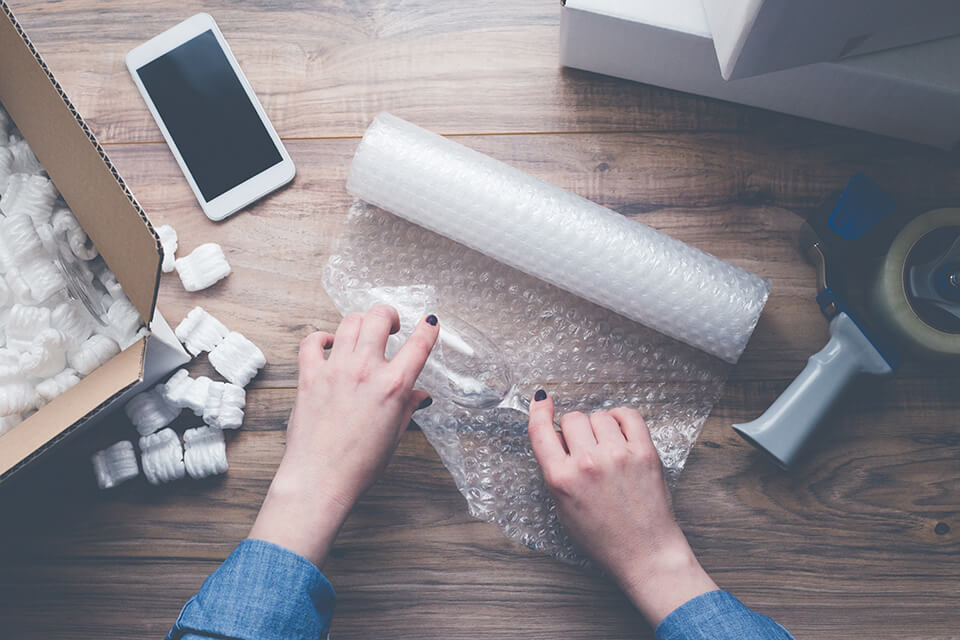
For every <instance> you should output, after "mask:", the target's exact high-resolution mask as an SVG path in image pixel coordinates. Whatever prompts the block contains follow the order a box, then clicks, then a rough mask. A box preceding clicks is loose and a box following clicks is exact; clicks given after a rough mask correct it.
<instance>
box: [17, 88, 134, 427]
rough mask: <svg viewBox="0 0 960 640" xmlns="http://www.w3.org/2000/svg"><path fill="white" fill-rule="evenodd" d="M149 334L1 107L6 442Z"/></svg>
mask: <svg viewBox="0 0 960 640" xmlns="http://www.w3.org/2000/svg"><path fill="white" fill-rule="evenodd" d="M84 301H85V302H84ZM145 333H146V329H145V327H144V326H143V323H142V322H141V320H140V314H139V312H138V311H137V309H136V308H135V307H134V306H133V304H131V302H130V300H128V299H127V296H126V295H125V294H124V292H123V290H122V288H121V287H120V284H119V283H118V282H117V279H116V278H115V277H114V275H113V273H112V272H111V271H110V269H109V268H108V267H107V265H106V263H105V262H104V261H103V259H102V258H101V257H100V256H99V255H98V252H97V248H96V247H95V246H94V245H93V243H92V242H91V241H90V239H89V238H88V237H87V234H86V233H85V232H84V230H83V228H82V227H81V226H80V223H79V222H78V221H77V219H76V217H74V215H73V212H72V211H71V210H70V208H69V207H67V205H66V203H65V202H64V201H63V199H62V198H61V197H60V194H59V193H58V191H57V189H56V187H54V185H53V182H51V181H50V178H49V177H48V176H47V174H46V172H45V171H44V169H43V166H42V165H41V164H40V162H39V161H38V160H37V158H36V156H35V155H34V154H33V151H32V150H31V149H30V146H29V145H28V144H27V142H26V141H25V140H24V139H23V137H22V136H21V135H20V132H19V131H17V130H16V128H14V127H13V126H12V123H11V122H10V119H9V118H8V117H7V114H6V112H5V111H4V110H3V107H2V106H0V435H2V434H3V433H5V432H7V431H9V430H10V429H13V428H14V427H16V426H17V425H19V424H20V423H21V422H22V421H23V420H24V419H26V418H28V417H29V416H31V415H32V414H33V413H34V412H36V411H37V410H38V409H40V408H41V407H42V406H44V405H45V404H47V403H48V402H50V401H51V400H53V399H54V398H55V397H57V396H59V395H60V394H62V393H64V392H66V391H67V390H68V389H70V388H71V387H73V386H74V385H75V384H77V383H78V382H79V381H80V380H81V379H82V378H83V377H84V376H86V375H88V374H89V373H90V372H92V371H93V370H94V369H96V368H97V367H99V366H100V365H102V364H103V363H105V362H106V361H107V360H109V359H110V358H112V357H113V356H115V355H116V354H118V353H120V351H121V350H122V349H126V348H127V347H129V346H130V345H131V344H133V343H134V342H136V341H137V340H139V339H141V338H142V337H143V336H144V335H145Z"/></svg>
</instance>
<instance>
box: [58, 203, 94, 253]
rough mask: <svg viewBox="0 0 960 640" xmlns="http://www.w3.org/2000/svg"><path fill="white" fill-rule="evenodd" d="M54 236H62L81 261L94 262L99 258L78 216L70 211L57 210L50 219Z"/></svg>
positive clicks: (64, 209)
mask: <svg viewBox="0 0 960 640" xmlns="http://www.w3.org/2000/svg"><path fill="white" fill-rule="evenodd" d="M50 224H51V226H52V228H53V232H54V234H57V235H59V236H62V237H63V238H64V239H65V240H66V242H67V246H69V247H70V251H71V252H73V255H75V256H76V257H78V258H80V259H81V260H93V259H94V258H96V257H97V255H98V252H97V248H96V247H95V246H93V243H92V242H90V238H89V237H87V232H86V231H84V230H83V227H81V226H80V223H79V222H78V221H77V218H76V216H74V215H73V212H72V211H70V209H66V208H63V209H57V210H56V211H55V212H53V215H52V216H51V218H50Z"/></svg>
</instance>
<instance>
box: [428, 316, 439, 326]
mask: <svg viewBox="0 0 960 640" xmlns="http://www.w3.org/2000/svg"><path fill="white" fill-rule="evenodd" d="M427 324H428V325H430V326H431V327H435V326H437V316H435V315H433V314H432V313H431V314H430V315H428V316H427Z"/></svg>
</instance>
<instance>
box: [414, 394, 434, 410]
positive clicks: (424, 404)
mask: <svg viewBox="0 0 960 640" xmlns="http://www.w3.org/2000/svg"><path fill="white" fill-rule="evenodd" d="M432 404H433V398H431V397H430V396H427V397H426V398H424V399H423V401H422V402H421V403H420V405H419V406H418V407H417V411H419V410H420V409H426V408H427V407H429V406H430V405H432Z"/></svg>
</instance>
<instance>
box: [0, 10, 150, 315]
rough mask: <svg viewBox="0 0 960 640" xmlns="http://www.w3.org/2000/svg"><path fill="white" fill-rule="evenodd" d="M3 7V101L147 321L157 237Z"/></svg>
mask: <svg viewBox="0 0 960 640" xmlns="http://www.w3.org/2000/svg"><path fill="white" fill-rule="evenodd" d="M0 9H2V12H3V15H2V16H0V64H2V66H3V68H2V72H0V103H3V105H4V107H5V108H6V110H7V112H8V113H9V114H10V116H11V118H13V121H14V122H15V123H16V125H17V128H19V129H20V132H21V133H23V135H24V137H25V138H26V139H27V141H28V142H29V143H30V148H31V149H33V152H34V153H35V154H36V156H37V159H38V160H40V163H41V164H42V165H43V166H44V168H45V169H46V170H47V173H48V174H49V176H50V179H51V180H53V183H54V185H56V187H57V189H58V190H59V191H60V193H61V195H62V196H63V199H64V200H65V201H66V202H67V204H68V205H69V206H70V208H71V209H72V210H73V213H74V214H75V215H76V216H77V219H78V220H79V221H80V224H81V225H82V226H83V229H84V231H86V232H87V234H88V235H89V236H90V238H91V239H92V240H93V242H94V244H95V245H96V246H97V250H98V251H99V252H100V255H102V256H103V259H104V260H105V261H106V263H107V266H109V267H110V270H111V271H113V273H114V275H115V276H116V277H117V280H118V281H119V282H120V284H121V285H122V286H123V290H124V293H126V294H127V297H128V298H130V301H131V302H132V303H133V305H134V306H135V307H136V308H137V310H138V311H139V312H140V317H141V318H142V319H143V321H144V322H145V323H147V324H149V322H150V319H151V318H152V317H153V310H154V307H155V306H156V301H157V289H158V285H159V281H160V262H161V258H160V256H161V251H160V240H159V238H158V237H157V235H156V233H155V232H154V230H153V227H151V226H150V223H149V221H148V220H147V216H146V214H144V212H143V210H142V209H141V208H140V205H139V204H138V203H137V201H136V199H135V198H134V197H133V194H131V193H130V190H129V189H127V187H126V185H125V184H124V182H123V179H122V178H121V177H120V175H119V174H118V173H117V170H116V168H114V166H113V164H112V163H111V162H110V160H109V159H108V158H107V156H106V154H105V153H104V151H103V148H101V146H100V145H99V143H98V142H97V140H96V138H95V137H94V135H93V133H92V132H91V131H90V129H89V128H88V127H87V125H86V124H85V123H84V122H83V119H82V118H81V117H80V115H79V114H78V113H77V110H76V109H75V108H74V106H73V105H72V104H71V103H70V101H69V100H68V99H67V97H66V95H65V94H64V92H63V89H61V88H60V85H59V84H58V83H57V81H56V80H55V79H54V78H53V75H52V74H51V73H50V71H49V70H48V69H47V67H46V65H45V64H44V63H43V61H42V60H41V59H40V56H39V54H38V53H37V51H36V49H35V48H34V46H33V45H32V44H31V43H30V40H29V39H28V38H27V37H26V35H25V34H24V32H23V30H22V29H21V28H20V25H19V24H18V23H17V21H16V19H15V18H14V17H13V14H12V12H11V11H10V8H9V7H8V6H7V5H6V3H5V2H3V1H2V0H0Z"/></svg>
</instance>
